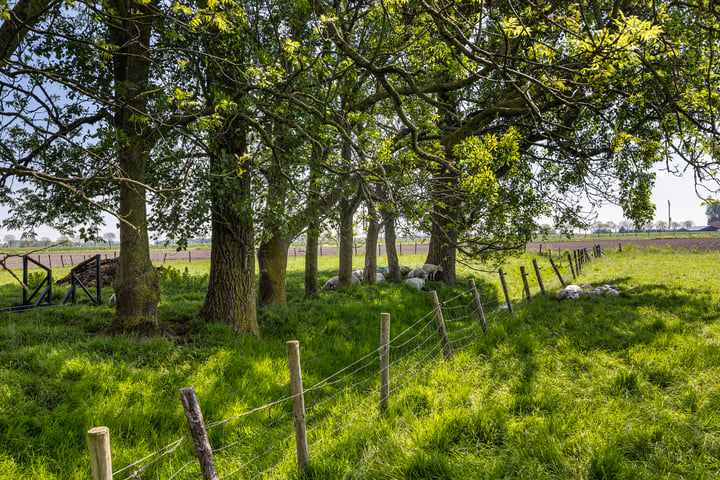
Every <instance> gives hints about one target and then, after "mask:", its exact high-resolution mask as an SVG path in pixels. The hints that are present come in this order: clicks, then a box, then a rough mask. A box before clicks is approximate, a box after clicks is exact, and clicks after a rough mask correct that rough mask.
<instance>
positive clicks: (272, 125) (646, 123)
mask: <svg viewBox="0 0 720 480" xmlns="http://www.w3.org/2000/svg"><path fill="white" fill-rule="evenodd" d="M718 16H719V14H718V12H717V11H716V10H715V7H714V4H712V3H711V4H710V5H708V4H707V2H704V1H700V0H697V1H693V0H691V1H688V2H673V1H660V2H653V3H650V4H635V3H634V2H629V1H623V0H618V1H615V2H611V3H607V4H601V3H600V2H596V1H594V0H590V1H587V2H586V1H580V2H550V1H540V2H537V1H522V2H516V1H509V0H507V1H503V0H500V1H492V2H491V1H487V0H482V1H475V0H473V1H467V2H462V1H460V2H458V1H442V0H441V1H426V0H418V1H417V2H404V1H393V0H377V1H376V0H369V1H349V2H327V1H324V0H311V1H310V2H294V1H293V2H291V1H285V0H280V1H277V0H276V1H273V2H269V1H265V0H251V1H248V2H244V3H243V4H239V3H237V2H234V1H232V0H223V1H217V0H208V1H202V2H196V1H194V0H189V1H184V2H173V3H171V2H166V1H163V0H108V1H107V2H103V3H99V4H98V3H95V2H90V1H76V2H66V1H64V0H18V1H17V3H15V4H14V5H12V6H10V7H9V8H6V9H5V10H4V11H3V18H4V22H3V24H2V26H0V46H1V47H2V49H1V51H0V62H1V64H0V102H2V114H1V115H0V118H1V119H2V126H1V127H0V162H2V163H1V164H0V175H1V176H0V180H1V182H0V186H1V188H0V201H2V202H3V203H4V204H6V205H8V206H9V209H10V213H9V216H8V219H7V220H6V222H5V223H6V226H8V227H11V228H32V227H33V226H34V225H35V224H37V223H40V222H42V223H48V222H49V223H50V224H51V225H52V226H53V227H55V228H58V229H60V230H61V231H63V232H71V231H74V232H79V233H80V234H81V235H84V236H90V237H92V236H96V234H97V232H96V230H95V229H94V228H93V225H99V224H100V222H101V214H102V213H104V212H105V213H110V214H112V215H114V216H115V217H116V218H117V219H118V221H119V224H120V248H121V254H120V263H119V266H118V271H117V276H116V280H115V289H116V292H117V309H116V316H115V321H114V323H113V326H112V327H111V330H114V331H131V330H137V329H141V330H148V329H155V328H157V303H158V299H159V294H160V292H159V282H158V278H157V276H156V273H155V270H154V269H153V268H152V264H151V263H150V257H149V246H148V245H149V237H148V231H151V230H154V231H157V232H161V233H163V234H167V235H168V236H171V237H173V238H181V239H182V238H193V237H194V236H197V235H204V234H205V233H207V232H211V235H212V243H213V250H212V260H211V271H210V285H209V290H208V292H207V296H206V300H205V303H204V306H203V308H202V311H201V313H200V314H201V315H202V316H203V317H205V318H206V319H208V320H209V321H218V322H225V323H229V324H231V325H234V326H235V328H236V329H237V330H238V331H242V332H248V333H251V334H254V335H257V334H258V326H257V315H256V308H257V305H258V304H259V305H260V306H261V307H262V306H266V305H271V304H279V305H285V304H286V299H285V275H286V264H287V249H288V246H289V245H290V243H291V242H292V240H293V239H295V238H296V237H298V235H300V234H303V233H304V234H305V235H306V237H307V242H308V251H310V252H313V251H316V249H314V248H313V247H314V246H315V245H317V241H318V235H319V232H320V231H321V229H322V223H323V222H328V221H332V222H335V224H336V228H337V231H338V232H339V241H340V246H341V254H340V260H339V276H340V284H341V285H349V284H350V270H351V267H352V265H351V261H352V237H353V233H352V232H353V229H352V225H353V221H354V216H355V213H356V211H357V210H358V207H359V205H360V204H364V205H365V207H364V210H365V211H367V222H368V238H367V243H368V246H369V247H372V245H373V242H375V241H376V238H377V234H378V231H379V230H380V229H381V228H382V229H384V230H385V239H386V244H387V245H388V251H389V253H390V255H389V263H390V267H391V272H392V273H393V275H396V276H398V277H397V278H399V269H398V268H397V257H396V256H394V255H393V254H392V253H393V252H394V248H393V246H394V238H395V228H396V225H397V222H398V219H400V218H402V221H403V222H404V224H406V225H412V227H413V229H415V230H418V231H425V232H428V233H429V234H430V235H431V240H430V253H429V255H428V258H427V261H428V262H429V263H435V264H440V265H442V266H443V267H444V272H445V281H447V282H449V283H454V281H455V260H456V255H457V254H458V252H460V253H462V254H466V255H473V256H481V257H492V256H502V255H507V254H509V253H512V252H515V251H517V250H519V249H521V248H522V246H523V245H524V244H525V242H526V241H527V240H529V239H530V238H531V237H532V235H533V233H534V232H535V231H537V229H538V228H539V227H538V225H537V224H536V220H535V219H537V218H540V217H541V216H543V215H544V216H553V217H554V221H555V223H556V224H559V225H563V226H564V228H567V229H568V230H570V229H572V228H576V227H580V226H582V225H584V222H585V219H584V218H583V216H582V214H581V212H580V210H579V209H578V208H577V207H576V205H577V199H578V198H579V197H581V196H582V197H586V198H589V199H590V201H591V202H594V203H601V202H605V201H612V202H617V203H619V204H621V205H622V206H623V208H624V211H625V215H626V217H627V218H629V219H631V220H632V221H634V222H636V223H645V222H646V221H647V220H648V219H649V218H652V214H653V208H654V207H653V206H652V205H651V203H650V200H649V194H650V190H651V188H652V184H653V174H652V172H651V167H652V166H653V165H654V164H655V163H657V162H659V161H667V160H668V159H669V157H670V155H673V154H674V155H680V156H682V158H683V159H684V160H685V162H686V163H687V164H688V165H689V166H691V167H692V172H693V173H694V174H695V175H696V177H697V178H698V180H703V179H706V178H708V176H711V175H713V170H712V169H713V162H712V158H713V157H712V156H713V155H714V154H715V152H716V149H717V138H718V136H717V130H716V129H717V125H716V122H715V113H716V108H717V95H718V94H717V91H718V90H717V88H716V86H717V85H716V83H717V82H718V80H717V78H718V77H717V75H716V73H717V70H718V68H717V65H716V60H715V57H714V53H713V52H714V50H715V47H716V46H717V45H716V44H717V39H716V28H715V27H714V25H716V22H717V20H718ZM255 245H258V252H257V261H258V262H259V272H260V276H259V284H258V291H257V292H256V279H255V276H254V269H255V252H254V249H255ZM369 250H374V249H372V248H369ZM306 261H307V263H306V294H307V296H309V297H312V296H315V295H317V285H318V282H317V258H316V257H314V256H313V255H308V256H307V257H306ZM374 262H375V260H374V257H373V256H372V255H369V256H368V257H367V259H366V267H368V268H366V270H368V271H370V272H372V271H374ZM372 279H373V277H372V276H371V277H370V278H369V280H370V281H372ZM256 299H257V303H256Z"/></svg>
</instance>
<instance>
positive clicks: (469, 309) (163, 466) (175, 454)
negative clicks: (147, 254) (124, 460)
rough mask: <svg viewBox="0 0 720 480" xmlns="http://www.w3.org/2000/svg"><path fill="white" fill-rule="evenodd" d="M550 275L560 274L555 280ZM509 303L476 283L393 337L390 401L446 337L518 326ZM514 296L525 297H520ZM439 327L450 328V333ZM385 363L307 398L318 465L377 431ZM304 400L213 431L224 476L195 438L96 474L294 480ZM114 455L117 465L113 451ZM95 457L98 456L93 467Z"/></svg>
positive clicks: (365, 364)
mask: <svg viewBox="0 0 720 480" xmlns="http://www.w3.org/2000/svg"><path fill="white" fill-rule="evenodd" d="M596 252H597V251H596ZM598 255H599V252H598ZM591 258H592V257H591V256H590V255H587V256H585V254H583V258H582V262H584V263H587V262H588V261H589V260H590V259H591ZM571 261H572V262H573V263H571ZM575 261H576V260H575V258H574V257H573V254H571V256H570V257H568V258H567V259H565V260H564V262H562V263H561V262H559V261H558V262H556V263H555V264H554V265H552V266H547V265H546V266H545V267H544V268H542V269H541V268H540V267H539V266H538V265H537V264H536V265H534V266H533V268H532V270H531V272H532V273H533V274H534V276H533V275H530V274H527V272H528V271H525V273H526V275H524V276H525V278H524V279H523V280H524V286H523V290H525V292H526V294H529V296H530V297H533V296H536V295H542V289H543V287H541V285H546V287H545V289H546V290H547V289H549V288H555V287H556V286H557V285H561V283H566V281H565V280H564V278H565V277H564V275H567V274H568V273H569V274H570V276H573V274H575V275H577V274H578V273H577V272H575V269H576V268H578V270H581V268H582V267H581V266H580V267H577V265H576V264H575V263H574V262H575ZM558 264H559V265H558ZM578 265H579V264H578ZM546 273H553V275H554V277H553V276H550V275H545V274H546ZM504 276H505V273H503V272H502V271H501V272H500V278H501V281H502V283H503V287H504V291H507V288H506V286H505V284H504V282H505V278H504ZM561 278H562V280H561ZM568 278H571V277H568ZM431 294H435V292H431ZM546 294H547V292H546ZM435 295H436V294H435ZM504 296H505V298H504V299H503V298H502V297H500V298H499V297H498V296H497V295H494V294H491V293H485V294H484V295H478V291H477V289H476V288H475V285H474V282H472V283H471V288H470V289H469V290H466V291H464V292H462V293H460V294H458V295H456V296H455V297H453V298H450V299H446V300H444V301H443V302H442V303H439V308H437V310H436V309H433V310H431V311H430V312H428V313H426V314H425V315H423V316H422V317H420V318H418V319H417V320H416V321H415V322H413V323H412V324H411V325H409V326H408V327H407V328H405V329H404V330H403V331H402V332H400V333H399V334H396V335H395V336H394V337H393V338H391V339H390V340H389V343H388V345H387V347H388V352H389V370H390V372H392V373H391V381H390V384H389V385H388V386H387V387H386V388H387V391H388V396H389V398H390V399H393V398H396V397H398V396H400V395H401V394H402V392H403V391H404V390H405V389H407V388H408V387H410V386H412V385H413V382H415V381H416V380H417V379H420V378H425V376H427V375H429V374H430V373H431V372H432V370H433V369H435V368H437V367H438V365H441V364H442V362H441V361H440V360H439V357H440V358H442V356H443V354H444V353H445V355H446V356H447V354H446V352H444V339H443V336H442V330H445V331H446V334H447V339H446V340H445V341H447V343H449V345H451V349H452V351H453V352H460V351H463V350H465V349H468V348H470V347H471V346H472V345H473V344H474V343H475V342H476V340H477V339H478V338H480V337H481V336H482V335H483V329H484V324H487V325H492V324H494V323H498V322H503V321H504V320H507V319H510V318H511V317H512V316H513V306H512V305H513V302H511V300H510V299H511V296H510V294H509V293H508V294H504ZM513 297H514V298H517V296H516V295H513ZM476 298H477V300H476ZM478 300H479V301H478ZM515 303H520V302H515ZM438 311H439V313H438ZM438 316H439V317H440V319H438ZM439 323H443V328H440V325H439ZM381 350H382V346H381ZM380 357H381V355H379V350H371V351H369V352H367V353H365V354H364V355H363V356H362V357H360V358H358V359H357V360H355V361H354V362H353V363H351V364H349V365H347V366H345V367H344V368H342V369H340V370H338V371H337V372H335V373H333V374H332V375H330V376H328V377H326V378H324V379H322V380H320V381H319V382H317V383H315V384H314V385H312V386H310V387H308V388H305V389H304V392H302V393H301V395H303V398H304V410H303V412H302V413H301V415H302V416H304V418H305V424H306V425H307V430H306V438H307V442H306V444H307V452H308V456H309V461H310V462H313V461H315V460H317V459H318V458H323V457H324V456H326V455H332V454H333V453H334V451H335V449H338V448H342V447H341V446H342V445H344V444H347V443H348V442H352V441H353V438H355V437H358V436H361V435H358V432H362V431H364V430H365V429H368V428H373V424H375V423H376V422H377V421H378V420H379V417H381V416H382V415H383V405H382V404H381V389H382V385H381V375H380V371H381V359H380ZM296 396H297V395H296ZM296 396H293V395H292V394H290V393H289V392H288V393H287V394H286V395H284V396H282V397H281V398H279V399H277V400H275V401H273V402H270V403H267V404H265V405H262V406H260V407H257V408H254V409H252V410H249V411H247V412H244V413H241V414H239V415H236V416H233V417H231V418H228V419H225V420H221V421H217V422H211V423H207V424H205V430H206V432H207V437H208V440H209V445H212V447H211V459H212V461H213V462H214V466H215V468H216V470H217V476H205V475H206V474H207V472H204V471H203V469H202V467H201V463H202V462H200V461H198V456H199V455H198V453H197V452H198V450H197V448H196V439H194V438H193V436H192V435H189V434H188V435H185V436H182V437H181V438H179V439H177V440H176V441H174V442H172V443H170V444H169V445H166V446H164V447H162V448H160V449H158V450H157V451H155V452H153V453H152V454H150V455H148V456H146V457H144V458H142V459H140V460H137V461H135V462H133V463H131V464H129V465H126V466H124V467H123V468H121V469H119V470H117V471H115V472H111V473H109V474H108V475H106V476H102V475H100V474H99V475H96V467H95V465H93V475H94V478H95V479H102V480H106V479H111V478H115V479H124V480H131V479H157V480H160V479H162V480H165V479H178V480H179V479H190V478H219V479H224V478H243V479H257V478H263V479H270V478H287V477H288V476H289V474H290V472H292V471H293V470H294V469H296V468H297V463H298V456H297V455H296V450H295V448H294V446H295V444H296V443H297V437H296V433H295V432H294V429H293V423H294V420H295V419H296V417H297V416H298V414H297V412H294V411H293V400H294V397H296ZM391 402H392V400H391ZM108 449H109V445H108ZM91 450H92V446H91ZM107 456H108V462H109V458H110V455H109V451H108V452H107ZM93 457H94V455H93V454H92V451H91V460H92V458H93ZM108 472H109V469H108Z"/></svg>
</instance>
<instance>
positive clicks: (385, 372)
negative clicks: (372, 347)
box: [380, 313, 390, 413]
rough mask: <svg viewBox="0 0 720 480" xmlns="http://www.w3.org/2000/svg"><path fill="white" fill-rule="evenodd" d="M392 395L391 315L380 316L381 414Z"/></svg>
mask: <svg viewBox="0 0 720 480" xmlns="http://www.w3.org/2000/svg"><path fill="white" fill-rule="evenodd" d="M389 393H390V314H389V313H381V314H380V413H383V412H385V410H387V407H388V395H389Z"/></svg>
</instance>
